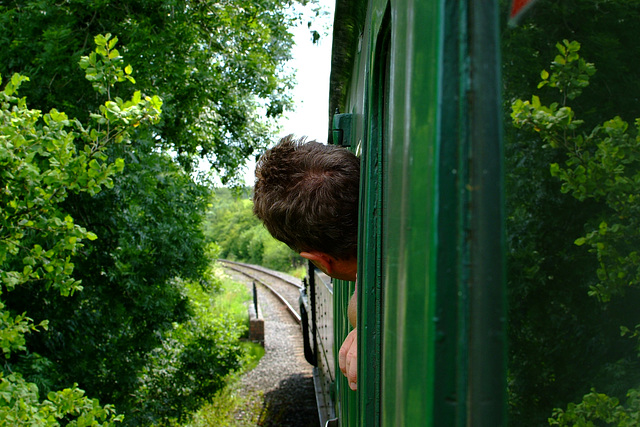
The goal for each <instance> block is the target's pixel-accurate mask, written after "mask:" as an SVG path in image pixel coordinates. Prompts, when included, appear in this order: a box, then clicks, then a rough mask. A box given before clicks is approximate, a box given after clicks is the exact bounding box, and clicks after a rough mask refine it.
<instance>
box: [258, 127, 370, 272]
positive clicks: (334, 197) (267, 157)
mask: <svg viewBox="0 0 640 427" xmlns="http://www.w3.org/2000/svg"><path fill="white" fill-rule="evenodd" d="M359 181H360V159H358V158H357V157H356V156H355V155H354V154H353V153H351V152H350V151H348V150H346V149H344V148H341V147H337V146H335V145H325V144H321V143H319V142H316V141H309V142H306V141H305V138H300V139H298V140H296V139H295V138H294V137H293V135H288V136H286V137H284V138H282V139H281V140H280V142H279V143H278V145H276V146H275V147H273V148H272V149H270V150H268V151H267V152H266V153H264V154H263V155H262V157H261V158H260V160H258V164H257V166H256V183H255V190H254V191H255V193H254V196H253V203H254V205H253V213H254V214H255V215H256V216H257V217H258V218H260V220H262V222H263V223H264V225H265V227H266V228H267V230H269V233H271V235H272V236H273V237H275V238H276V239H278V240H280V241H282V242H284V243H286V244H287V245H288V246H289V247H290V248H291V249H293V250H294V251H296V252H302V251H309V250H317V251H321V252H324V253H326V254H329V255H331V256H334V257H336V258H338V259H349V258H351V257H355V256H356V255H357V241H358V236H357V234H358V192H359Z"/></svg>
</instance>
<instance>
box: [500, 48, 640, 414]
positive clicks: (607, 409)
mask: <svg viewBox="0 0 640 427" xmlns="http://www.w3.org/2000/svg"><path fill="white" fill-rule="evenodd" d="M556 47H557V49H558V51H559V52H560V54H559V55H558V56H556V59H555V60H554V62H552V64H551V72H550V73H549V72H548V71H546V70H544V71H543V72H542V73H541V77H542V81H541V83H540V84H539V85H538V87H543V86H545V85H549V86H551V87H554V88H556V89H557V90H558V91H559V92H560V94H561V96H562V101H561V103H560V104H559V103H552V104H551V105H549V106H545V105H542V104H541V102H540V99H539V98H538V97H536V96H533V97H532V99H531V101H522V100H516V101H515V102H514V103H513V107H512V108H513V113H512V117H513V122H514V125H515V126H516V127H518V128H524V129H529V130H532V131H535V132H537V133H538V134H539V135H540V138H541V140H542V141H543V142H544V143H546V144H545V145H544V146H543V147H546V148H547V149H555V150H558V151H560V152H561V153H562V154H563V157H564V159H565V160H564V161H563V163H562V164H560V163H551V165H550V172H551V175H552V176H554V177H556V178H558V179H559V180H560V181H561V182H562V186H561V187H560V191H561V192H562V193H565V194H571V195H572V196H573V197H574V198H575V199H577V200H578V201H580V202H584V201H587V200H594V201H595V202H598V203H600V204H601V205H603V208H602V209H601V210H599V211H598V212H597V215H594V216H593V217H592V218H591V219H590V220H588V221H587V222H586V223H585V224H584V228H585V230H586V235H584V236H583V237H579V238H577V239H575V242H574V243H575V244H576V245H577V246H582V245H585V244H586V245H589V246H590V247H591V249H590V252H591V253H593V254H595V256H596V258H597V266H598V268H597V271H596V277H597V282H596V283H595V284H592V285H591V286H590V290H589V295H590V296H593V297H596V298H597V299H598V300H599V301H600V302H601V303H610V302H611V301H612V297H614V296H620V295H624V294H625V293H626V291H627V290H628V289H629V288H630V287H631V288H635V289H638V288H640V276H638V274H637V269H638V255H637V251H636V248H637V246H638V243H640V234H638V229H639V226H640V224H638V223H637V215H636V213H637V210H638V209H639V208H640V204H639V203H638V199H637V197H636V194H637V193H638V189H639V188H640V175H639V174H638V172H639V170H640V163H639V160H640V139H638V137H637V136H636V137H633V136H632V135H630V134H628V133H627V130H628V126H627V123H626V122H624V121H623V120H622V119H621V118H620V117H616V118H614V119H612V120H608V121H606V122H605V123H603V124H602V125H597V126H596V127H595V128H594V129H593V130H591V131H589V132H581V131H580V128H581V125H582V124H583V122H582V121H580V120H577V119H576V118H575V113H574V111H573V110H572V109H571V107H569V106H568V105H567V102H568V100H573V99H575V98H576V97H577V96H578V95H579V94H580V93H581V91H582V89H583V88H585V87H587V86H588V85H589V78H590V76H592V75H593V74H594V73H595V67H594V66H593V64H589V63H587V62H586V61H584V59H583V58H581V57H580V55H579V53H578V52H579V50H580V44H579V43H577V42H575V41H573V42H569V41H567V40H564V41H563V42H562V43H558V44H557V46H556ZM636 135H637V133H636ZM591 282H593V280H591ZM603 309H604V311H605V312H607V313H608V310H607V306H606V305H605V306H604V307H603ZM627 319H635V320H637V316H629V317H628V318H627ZM627 330H628V329H627ZM628 357H629V356H628V355H627V358H628ZM635 364H636V365H637V360H636V361H635ZM630 381H632V384H633V381H634V380H633V379H630ZM622 383H623V384H624V383H627V382H626V381H623V382H622ZM635 384H636V385H637V382H636V383H635ZM610 386H611V385H610ZM637 394H638V392H637V391H636V390H634V389H631V390H630V391H629V392H627V395H628V396H629V398H630V400H629V402H630V403H629V405H630V407H631V409H627V408H623V407H622V406H620V405H619V401H618V399H617V398H615V397H609V396H607V395H606V394H597V393H595V391H592V393H590V394H587V395H585V396H584V397H583V400H582V402H581V403H580V404H578V405H575V404H570V405H569V406H568V408H567V410H566V411H563V410H559V409H557V410H555V411H554V418H553V419H551V420H550V423H551V424H556V425H574V424H571V423H574V422H578V421H580V422H581V423H582V424H580V423H578V424H576V425H595V424H593V423H591V422H590V421H589V422H587V420H592V419H593V420H596V419H599V420H603V421H605V422H607V423H615V425H635V424H633V423H636V424H637V417H638V413H636V412H634V411H637V410H638V407H637ZM634 420H635V421H634Z"/></svg>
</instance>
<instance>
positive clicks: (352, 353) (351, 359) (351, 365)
mask: <svg viewBox="0 0 640 427" xmlns="http://www.w3.org/2000/svg"><path fill="white" fill-rule="evenodd" d="M346 375H347V379H348V380H349V388H351V390H356V389H357V388H358V343H357V342H354V343H353V345H351V347H350V348H349V352H348V353H347V374H346Z"/></svg>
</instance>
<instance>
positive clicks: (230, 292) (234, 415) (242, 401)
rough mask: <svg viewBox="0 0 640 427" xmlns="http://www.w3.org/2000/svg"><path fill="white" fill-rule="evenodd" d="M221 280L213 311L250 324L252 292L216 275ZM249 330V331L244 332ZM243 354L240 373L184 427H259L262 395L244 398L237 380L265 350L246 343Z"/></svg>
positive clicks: (222, 276)
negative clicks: (249, 303)
mask: <svg viewBox="0 0 640 427" xmlns="http://www.w3.org/2000/svg"><path fill="white" fill-rule="evenodd" d="M216 276H217V277H218V278H219V279H220V280H221V286H220V289H221V291H220V293H219V294H218V295H216V297H215V303H214V305H215V307H216V310H220V311H224V312H226V313H230V314H231V315H232V316H233V318H234V319H238V321H239V322H240V324H244V325H247V327H248V323H249V319H248V314H247V304H246V303H247V302H248V301H250V300H251V292H250V291H249V290H248V289H247V286H246V285H245V284H243V283H238V282H236V281H234V280H232V279H230V278H229V277H227V276H225V275H224V274H223V273H222V271H216ZM247 329H248V328H247ZM240 345H241V346H242V348H243V349H244V352H245V357H244V360H243V362H242V369H241V370H240V371H239V372H237V373H235V374H233V375H230V376H229V377H228V378H227V385H226V386H225V387H224V388H223V389H222V390H219V391H218V392H217V393H216V394H215V396H213V398H212V399H211V400H210V401H209V402H208V403H206V404H205V405H203V406H202V407H201V408H200V409H199V410H198V411H197V412H196V413H194V414H193V415H192V416H191V417H190V420H189V421H188V422H187V423H185V424H183V427H205V426H206V427H209V426H220V427H227V426H228V427H249V426H255V425H258V424H259V418H260V414H261V412H262V404H263V403H262V400H263V399H262V395H261V393H254V394H247V393H246V392H245V391H244V390H242V389H241V385H240V381H239V380H240V377H241V375H242V374H243V373H245V372H248V371H250V370H252V369H254V368H255V367H256V366H257V365H258V362H259V361H260V359H261V358H262V356H264V348H263V347H262V346H261V345H259V344H255V343H252V342H249V341H243V342H241V343H240Z"/></svg>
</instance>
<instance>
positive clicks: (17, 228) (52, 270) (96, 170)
mask: <svg viewBox="0 0 640 427" xmlns="http://www.w3.org/2000/svg"><path fill="white" fill-rule="evenodd" d="M109 39H110V35H107V36H99V37H96V39H95V42H96V44H97V46H98V48H97V49H96V51H98V52H99V55H100V57H101V58H102V59H101V61H102V64H103V67H102V70H101V72H102V74H103V75H104V76H105V77H106V80H105V82H106V83H104V82H102V83H101V82H99V83H98V86H97V88H102V89H104V86H103V85H104V84H110V85H113V84H114V83H115V82H116V80H117V79H116V80H113V79H112V76H114V75H118V73H119V72H120V71H121V58H120V57H119V56H117V55H110V53H109V52H108V50H107V49H108V47H113V46H114V45H115V43H116V42H117V39H115V38H114V39H111V41H109ZM88 73H89V74H88V75H89V76H91V74H90V70H88ZM27 80H28V79H27V78H26V77H23V76H20V75H18V74H14V75H13V77H12V78H11V81H10V82H8V83H7V85H6V86H5V88H4V90H3V91H2V92H0V103H1V110H0V135H1V137H0V165H2V169H1V171H0V178H1V179H2V181H1V182H2V191H1V192H0V202H1V206H2V211H1V212H0V214H1V217H0V220H1V227H0V233H1V234H0V240H2V242H3V244H2V246H1V248H2V249H1V252H0V267H1V270H0V278H1V285H2V287H1V288H0V289H1V291H2V294H5V293H6V292H10V293H11V294H12V295H11V296H13V294H14V293H18V292H19V291H21V290H23V289H24V288H30V289H44V290H45V291H48V290H50V289H51V290H55V291H56V292H57V293H58V294H59V295H61V296H63V297H69V296H70V295H73V294H74V293H75V292H76V291H80V290H82V287H81V285H80V283H81V282H80V281H79V280H76V279H74V278H73V277H72V273H73V270H74V264H73V263H72V262H71V257H72V256H73V255H76V254H77V253H78V251H79V250H80V249H81V248H82V247H83V245H82V243H81V242H82V240H83V239H88V240H95V239H96V235H95V234H94V233H92V232H90V231H87V229H86V228H84V227H82V226H79V225H77V224H75V222H74V219H73V218H72V217H71V216H70V215H69V214H68V213H67V212H66V211H65V210H64V208H63V206H62V205H63V202H64V201H65V200H66V199H67V198H68V197H69V196H70V195H71V194H73V193H88V194H90V195H95V194H97V193H98V192H100V191H101V189H102V188H103V187H113V179H112V176H113V175H114V174H116V173H117V172H120V171H122V168H123V165H124V162H123V161H122V159H115V160H113V161H109V159H108V157H107V155H106V154H105V151H106V148H107V146H108V145H109V144H114V143H119V144H122V143H124V142H126V141H127V140H128V137H129V129H130V128H131V127H133V126H134V125H135V126H137V125H138V124H140V122H141V121H156V120H157V119H158V116H159V114H160V107H161V104H162V102H161V100H160V99H159V98H158V97H156V96H154V97H144V98H143V97H142V96H141V95H140V93H139V92H136V93H135V94H134V96H133V98H132V99H131V100H129V101H126V102H125V101H123V100H121V99H119V98H118V99H117V101H116V102H113V101H111V100H107V102H105V104H104V105H102V106H101V108H100V113H99V114H98V113H95V114H92V115H91V118H92V121H93V123H92V124H91V125H89V126H87V127H85V126H83V125H82V124H81V123H80V121H79V120H77V119H69V117H68V116H67V115H66V114H65V113H63V112H59V111H58V110H56V109H52V110H51V111H50V112H49V113H47V114H44V115H42V114H41V112H40V111H38V110H31V109H29V108H28V107H27V103H26V99H25V98H16V97H15V95H16V93H17V90H18V89H19V87H20V85H21V83H22V82H24V81H27ZM100 91H101V92H106V91H105V90H100ZM112 104H115V105H116V106H117V108H115V107H114V106H113V105H112ZM77 146H79V147H81V149H77V148H76V147H77ZM5 298H6V297H5ZM0 309H1V310H2V312H1V316H0V319H1V321H2V326H1V328H0V331H1V333H0V344H1V345H2V351H3V353H4V356H5V358H6V359H10V358H11V357H12V356H14V355H15V354H16V352H21V351H24V350H26V346H25V344H26V339H25V334H26V333H28V332H31V331H35V330H37V328H38V325H36V324H35V323H34V322H33V320H32V319H31V318H29V317H26V315H25V314H22V315H17V316H16V315H13V314H12V312H11V311H10V310H8V309H7V307H6V306H5V304H4V303H3V302H0ZM39 326H41V327H43V328H47V327H48V321H47V320H46V319H45V320H42V321H41V322H40V323H39ZM14 358H15V357H14ZM1 380H2V382H1V383H0V389H2V399H0V412H1V413H2V415H3V417H2V418H3V419H4V420H12V421H10V422H11V424H13V425H22V424H27V425H59V424H60V422H61V420H62V419H68V420H70V419H73V421H70V424H73V425H97V424H98V423H100V424H99V425H111V423H112V422H115V421H118V420H120V419H121V417H116V416H115V414H114V411H113V408H112V407H111V406H105V407H104V408H103V407H101V406H100V405H99V404H98V401H97V400H91V399H88V398H87V397H85V396H84V392H83V391H82V390H80V389H78V387H77V384H75V385H74V386H73V388H67V389H64V390H62V391H57V392H53V391H52V392H49V393H47V399H46V400H44V401H43V402H40V401H39V394H38V387H37V386H36V385H35V384H33V383H29V382H27V381H25V380H24V379H23V378H22V376H21V374H19V373H11V369H7V366H6V365H5V367H4V369H3V372H2V374H1Z"/></svg>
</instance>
